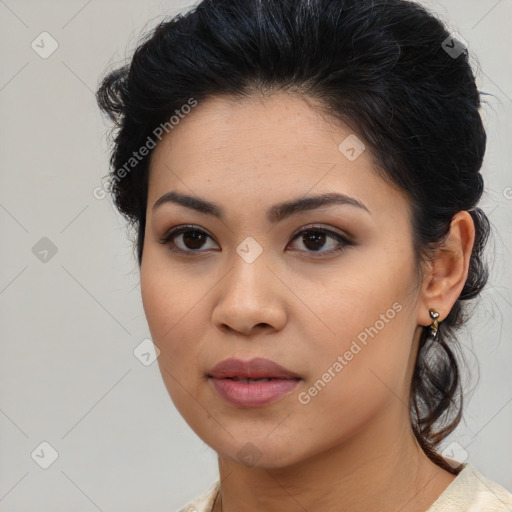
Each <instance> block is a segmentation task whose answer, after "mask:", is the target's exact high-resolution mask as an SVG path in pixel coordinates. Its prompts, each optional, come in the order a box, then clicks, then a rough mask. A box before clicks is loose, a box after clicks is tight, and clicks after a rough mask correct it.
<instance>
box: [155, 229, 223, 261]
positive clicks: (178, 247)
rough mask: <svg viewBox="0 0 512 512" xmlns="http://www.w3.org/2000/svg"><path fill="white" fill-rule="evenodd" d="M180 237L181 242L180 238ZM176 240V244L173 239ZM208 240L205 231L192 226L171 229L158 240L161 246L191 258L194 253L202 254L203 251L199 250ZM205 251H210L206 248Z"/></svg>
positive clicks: (208, 236)
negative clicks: (166, 246)
mask: <svg viewBox="0 0 512 512" xmlns="http://www.w3.org/2000/svg"><path fill="white" fill-rule="evenodd" d="M178 237H181V240H180V238H178ZM175 238H176V239H177V242H175V241H174V239H175ZM208 238H210V239H212V238H211V237H210V235H208V234H207V233H206V232H205V231H203V230H202V229H199V228H198V227H197V226H194V225H190V224H188V225H183V226H178V227H174V228H171V229H170V230H169V231H167V233H165V235H164V236H163V237H162V238H161V239H160V240H159V242H160V243H161V244H162V245H168V246H169V250H171V251H173V252H178V253H181V254H184V255H187V256H193V255H194V253H202V252H205V250H199V249H201V248H202V247H203V246H204V243H205V241H206V240H207V239H208ZM212 240H213V239H212ZM207 250H211V247H210V248H207Z"/></svg>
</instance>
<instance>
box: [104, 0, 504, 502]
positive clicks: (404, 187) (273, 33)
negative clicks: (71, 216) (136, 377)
mask: <svg viewBox="0 0 512 512" xmlns="http://www.w3.org/2000/svg"><path fill="white" fill-rule="evenodd" d="M97 97H98V101H99V105H100V107H101V108H102V110H103V111H104V112H106V113H107V114H108V115H109V116H110V117H111V119H112V120H113V121H115V123H116V127H117V134H116V138H115V144H114V148H113V153H112V157H111V166H112V173H111V185H112V187H111V191H112V193H113V196H114V200H115V203H116V206H117V207H118V209H119V211H120V212H121V213H122V214H123V215H125V216H126V218H127V219H128V220H130V222H131V223H132V225H133V226H134V227H135V229H136V233H137V239H136V246H137V256H138V263H139V265H140V276H141V291H142V300H143V305H144V311H145V314H146V317H147V320H148V325H149V328H150V331H151V335H152V339H153V342H154V343H155V345H156V346H157V347H158V349H159V351H160V355H159V358H158V361H159V366H160V370H161V373H162V377H163V379H164V382H165V385H166V387H167V390H168V392H169V394H170V397H171V398H172V400H173V402H174V404H175V406H176V407H177V409H178V410H179V412H180V413H181V415H182V416H183V418H184V419H185V420H186V421H187V423H188V424H189V425H190V427H191V428H192V429H193V430H194V431H195V432H196V434H197V435H198V436H199V437H200V438H201V439H202V440H203V441H204V442H205V443H207V444H208V445H209V446H210V447H212V448H213V449H214V450H215V451H216V452H217V454H218V461H219V472H220V478H219V481H217V482H215V483H214V484H213V485H212V486H211V487H210V488H209V489H208V490H206V492H205V493H204V494H203V496H201V497H200V498H198V499H197V500H195V501H194V502H193V503H190V504H189V505H188V506H186V507H185V508H184V509H183V510H184V511H200V512H203V511H205V512H206V511H208V512H221V511H223V512H245V511H250V512H260V511H266V512H269V511H270V512H272V511H278V510H279V511H281V510H288V511H294V510H297V511H304V510H307V511H308V512H316V511H320V510H321V511H339V510H344V511H350V512H358V511H363V510H364V511H367V510H375V509H377V508H378V509H379V510H380V511H388V510H389V511H397V510H400V511H401V512H412V511H414V512H419V511H426V510H428V511H429V512H438V511H443V512H446V511H455V510H457V511H459V510H482V511H483V510H486V511H489V510H493V511H502V510H503V511H505V510H511V509H512V495H511V494H510V493H509V492H508V491H507V490H505V489H504V488H503V487H501V486H500V485H498V484H497V483H496V482H492V481H490V480H488V479H486V478H485V477H484V476H483V475H481V474H480V473H479V472H478V471H477V470H476V468H474V467H473V466H472V465H471V464H469V463H468V462H464V460H462V461H460V460H457V457H454V456H453V453H455V452H457V450H458V453H459V454H460V453H462V450H463V447H461V446H460V445H458V446H456V448H457V449H456V450H455V451H454V450H453V446H452V447H451V448H450V450H449V451H448V452H446V451H445V453H444V455H443V454H442V453H440V451H439V444H440V442H441V441H442V440H443V439H445V438H446V436H447V435H448V434H449V433H450V432H452V431H453V430H454V429H455V427H456V426H457V424H458V423H459V421H460V418H461V413H462V394H461V390H460V378H459V368H458V363H457V359H456V357H455V354H456V352H457V339H456V331H457V329H458V328H459V327H461V326H462V325H463V323H464V322H465V320H466V318H467V314H465V313H466V309H465V308H466V301H467V300H469V299H472V298H474V297H476V296H477V295H478V294H479V293H480V291H481V290H482V289H483V287H484V286H485V284H486V281H487V268H486V266H485V264H484V263H483V250H484V247H485V243H486V240H487V237H488V234H489V222H488V220H487V218H486V216H485V214H484V212H483V211H482V210H481V209H480V208H479V207H478V206H477V204H478V202H479V199H480V197H481V195H482V192H483V179H482V176H481V174H480V173H479V170H480V168H481V165H482V160H483V156H484V152H485V144H486V135H485V131H484V128H483V126H482V121H481V117H480V113H479V108H480V99H479V91H478V90H477V88H476V85H475V80H474V76H473V73H472V70H471V67H470V65H469V63H468V52H467V49H466V48H465V46H464V43H463V41H462V40H461V39H460V38H457V37H455V36H454V35H451V34H450V33H449V32H448V31H447V30H446V28H445V27H444V26H443V24H442V23H441V22H440V21H438V20H437V19H436V18H435V17H434V16H433V15H431V14H429V13H428V12H427V11H426V10H425V9H424V8H423V7H421V6H420V5H418V4H417V3H414V2H406V1H402V0H387V1H384V0H357V1H356V0H352V1H349V0H293V1H292V0H244V1H241V0H210V1H203V2H201V3H200V4H199V5H197V7H195V8H194V9H193V10H191V11H189V12H188V13H187V14H185V15H179V16H177V17H176V18H174V19H172V20H170V21H166V22H162V23H161V24H160V25H159V26H158V27H157V28H156V29H155V30H154V32H153V33H152V34H150V36H148V38H147V39H146V40H145V41H144V42H143V43H141V45H140V46H139V47H138V49H137V50H136V52H135V55H134V56H133V59H132V61H131V62H130V64H129V65H127V66H125V67H122V68H120V69H117V70H115V71H113V72H111V73H110V74H108V75H107V76H106V77H105V78H104V80H103V83H102V84H101V87H100V88H99V90H98V93H97ZM450 455H452V457H453V458H452V457H451V456H450ZM459 458H460V457H459Z"/></svg>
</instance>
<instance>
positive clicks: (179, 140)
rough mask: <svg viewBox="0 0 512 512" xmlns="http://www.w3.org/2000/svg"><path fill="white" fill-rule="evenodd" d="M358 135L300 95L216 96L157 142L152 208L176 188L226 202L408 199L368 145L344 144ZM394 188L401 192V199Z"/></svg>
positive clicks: (152, 170)
mask: <svg viewBox="0 0 512 512" xmlns="http://www.w3.org/2000/svg"><path fill="white" fill-rule="evenodd" d="M354 137H357V136H356V135H355V134H354V133H353V132H352V131H351V130H350V128H349V127H347V126H345V125H343V123H341V122H339V121H334V120H330V119H326V118H325V116H324V115H322V114H321V113H320V111H319V110H318V109H316V108H315V105H314V102H313V101H312V100H309V99H303V98H301V97H298V96H296V95H291V94H285V93H279V94H274V95H272V96H269V97H262V96H261V95H255V96H252V97H250V98H244V99H236V100H234V99H233V98H227V97H214V98H209V99H208V100H206V101H204V102H199V103H198V105H197V106H196V107H194V109H192V111H191V112H190V114H188V115H186V116H184V118H183V119H181V120H180V122H179V124H178V125H177V126H175V127H174V128H173V129H172V130H171V131H170V132H169V133H168V134H167V135H165V136H164V137H163V139H162V141H161V142H160V143H158V145H157V147H156V148H155V150H154V154H153V155H152V159H151V169H150V180H149V196H148V206H152V204H153V203H154V202H155V201H156V200H157V199H158V198H159V197H160V196H161V195H162V194H165V193H167V192H169V191H170V190H180V191H182V192H184V193H188V194H193V195H197V196H200V197H212V196H215V197H216V198H218V199H219V201H220V202H223V201H227V202H229V201H231V202H232V201H233V199H234V198H235V197H238V198H243V201H245V204H247V201H251V200H252V199H255V198H262V197H264V198H268V199H269V201H268V203H269V204H270V203H272V204H273V203H277V202H279V201H282V200H283V199H286V198H287V197H297V196H300V195H306V194H307V193H308V191H310V190H311V191H312V192H315V193H323V192H340V193H344V194H348V195H352V196H356V197H357V198H358V199H360V200H361V201H363V202H364V203H365V204H373V205H374V206H378V205H377V204H376V203H382V204H381V205H380V207H381V208H382V207H385V206H386V204H385V203H386V201H385V199H386V198H387V199H388V206H389V205H390V204H394V205H395V207H396V206H397V202H396V200H398V201H400V200H404V199H405V197H404V195H403V194H402V193H400V192H399V191H397V190H395V189H392V188H391V187H390V186H389V185H388V184H386V183H385V182H384V181H383V180H382V179H381V178H380V177H379V176H378V175H377V173H376V172H375V164H374V161H373V156H372V155H371V153H370V151H369V149H368V148H365V149H363V148H364V146H362V147H358V146H357V147H356V148H355V149H356V150H357V151H358V152H360V154H359V156H357V158H355V159H349V158H347V155H346V154H345V153H344V152H343V151H342V150H340V144H341V145H342V148H341V149H344V146H343V144H344V141H346V140H347V139H348V140H349V141H352V140H355V141H356V144H357V140H358V139H353V138H354ZM361 143H362V141H361ZM345 146H346V144H345ZM390 193H394V194H395V195H396V196H399V197H397V198H395V199H396V200H395V201H394V200H393V198H392V197H390V195H389V194H390ZM243 201H242V202H243ZM259 201H260V202H261V199H259ZM404 206H405V205H404Z"/></svg>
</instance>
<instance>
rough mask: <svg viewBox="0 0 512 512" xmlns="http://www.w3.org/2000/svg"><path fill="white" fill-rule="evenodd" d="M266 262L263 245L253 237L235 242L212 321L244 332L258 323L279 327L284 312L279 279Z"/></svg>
mask: <svg viewBox="0 0 512 512" xmlns="http://www.w3.org/2000/svg"><path fill="white" fill-rule="evenodd" d="M248 238H251V237H248ZM267 265H269V261H268V258H266V254H265V253H264V251H263V247H262V246H261V245H260V244H259V243H257V242H256V241H255V240H254V239H252V240H247V239H246V240H244V241H242V242H241V243H240V244H239V245H238V247H237V248H236V252H235V254H234V255H233V257H232V261H231V271H230V272H229V273H228V275H226V276H225V279H224V280H223V284H222V285H221V288H220V292H219V296H218V302H217V304H216V305H215V307H214V311H213V318H212V320H213V321H214V323H215V324H216V325H217V326H220V325H224V326H225V325H227V326H229V327H231V328H232V329H234V330H238V331H243V332H248V331H250V329H252V327H254V326H256V325H260V324H267V325H270V326H273V327H274V328H280V326H281V324H282V322H283V321H284V318H285V311H284V307H283V305H282V304H281V303H280V300H279V291H278V289H277V288H276V286H277V285H278V280H277V279H276V277H275V276H274V275H273V274H272V272H271V271H270V269H269V268H268V267H267ZM273 281H274V282H273Z"/></svg>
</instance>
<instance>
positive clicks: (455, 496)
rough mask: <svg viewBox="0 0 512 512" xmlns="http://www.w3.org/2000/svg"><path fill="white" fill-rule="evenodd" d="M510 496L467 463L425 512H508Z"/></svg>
mask: <svg viewBox="0 0 512 512" xmlns="http://www.w3.org/2000/svg"><path fill="white" fill-rule="evenodd" d="M511 510H512V494H511V493H510V492H509V491H507V489H505V488H504V487H502V486H501V485H499V484H498V483H496V482H493V481H492V480H489V479H488V478H486V477H485V476H483V475H482V474H481V473H480V472H479V471H478V470H477V469H476V468H475V467H474V466H472V465H471V464H469V463H466V464H463V468H462V470H461V471H460V472H459V474H458V475H457V477H456V478H455V480H453V482H452V483H451V484H450V485H449V486H448V487H447V488H446V489H445V490H444V492H443V493H442V494H441V495H440V496H439V497H438V498H437V500H436V501H435V502H434V503H433V504H432V506H431V507H430V508H429V509H428V510H427V512H452V511H453V512H455V511H457V512H462V511H464V512H510V511H511Z"/></svg>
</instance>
